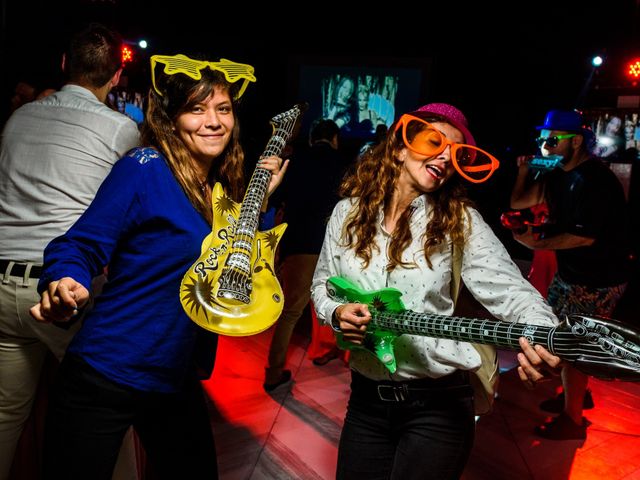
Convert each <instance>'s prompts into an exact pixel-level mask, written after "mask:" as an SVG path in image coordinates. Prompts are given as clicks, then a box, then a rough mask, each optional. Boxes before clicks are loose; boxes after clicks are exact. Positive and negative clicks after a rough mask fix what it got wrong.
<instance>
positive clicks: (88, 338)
mask: <svg viewBox="0 0 640 480" xmlns="http://www.w3.org/2000/svg"><path fill="white" fill-rule="evenodd" d="M172 62H173V63H172ZM151 64H152V69H151V70H152V84H153V89H152V90H151V91H150V94H149V106H148V110H147V117H146V119H145V123H144V124H143V128H142V143H143V147H140V148H136V149H133V150H131V151H130V152H128V153H127V154H126V155H125V156H124V157H123V158H122V159H120V160H119V161H118V162H117V163H116V165H115V166H114V168H113V169H112V170H111V172H110V173H109V175H108V176H107V178H106V179H105V181H104V182H103V183H102V185H101V187H100V189H99V190H98V193H97V194H96V197H95V199H94V201H93V202H92V203H91V205H90V206H89V208H88V209H87V211H86V212H85V213H84V214H83V215H82V216H81V217H80V219H79V220H78V221H77V222H76V223H75V224H74V225H73V226H72V227H71V228H70V229H69V230H68V231H67V233H66V234H64V235H62V236H60V237H57V238H56V239H54V240H53V241H52V242H51V243H50V244H49V245H48V246H47V248H46V250H45V255H44V261H45V263H44V268H43V271H42V276H41V278H40V282H39V287H38V290H39V291H40V292H41V300H40V302H39V303H37V304H36V305H35V306H33V308H32V309H31V313H32V315H33V316H34V318H35V319H36V320H38V321H39V322H45V323H50V322H68V321H69V320H71V319H72V318H74V316H75V315H76V312H78V311H79V310H81V309H82V308H83V307H84V305H85V304H86V302H87V301H88V300H89V285H90V281H91V278H92V277H93V276H94V275H95V274H96V273H98V272H100V271H101V270H102V269H103V268H104V266H105V265H109V279H108V282H107V283H106V284H105V286H104V289H103V292H102V294H101V295H100V296H99V297H97V298H96V299H95V305H94V307H93V308H92V309H91V310H90V311H89V312H88V313H87V315H86V317H85V319H84V322H83V324H82V327H81V329H80V330H79V331H78V333H77V334H76V335H75V337H74V338H73V341H72V343H71V345H70V346H69V348H68V350H67V354H66V355H65V357H64V360H63V361H62V364H61V366H60V369H59V372H58V376H57V378H56V383H55V392H54V395H53V397H52V399H51V401H50V403H49V412H48V416H47V428H46V434H45V439H44V442H45V452H44V462H45V471H46V472H47V474H48V475H49V476H50V478H70V479H80V478H83V479H85V478H91V479H105V478H109V477H110V475H111V471H112V469H113V465H114V462H115V458H116V455H117V452H118V448H119V446H120V442H121V441H122V437H123V435H124V433H125V432H126V431H127V429H128V428H129V427H130V426H131V425H133V426H134V428H135V430H136V432H137V433H138V436H139V437H140V440H141V442H142V445H143V446H144V449H145V451H146V454H147V458H148V460H149V462H150V465H151V468H152V471H153V472H154V474H155V475H157V476H158V477H159V478H167V479H176V478H207V479H213V478H217V465H216V463H217V462H216V452H215V445H214V438H213V433H212V431H211V422H210V419H209V416H208V412H207V406H206V403H205V397H204V394H203V391H202V387H201V384H200V378H201V377H202V375H201V373H202V370H205V371H204V375H205V376H208V375H210V374H211V370H212V368H213V361H214V356H215V346H216V340H217V337H216V335H214V334H212V333H210V332H208V331H206V330H203V329H201V328H200V327H198V326H197V325H196V324H195V322H192V321H191V320H190V318H189V317H188V316H187V315H186V313H185V311H184V309H183V307H182V304H181V303H180V298H179V291H180V283H181V280H182V278H183V276H184V274H185V272H186V271H187V270H188V269H189V268H190V267H191V265H192V263H193V262H194V261H195V260H196V259H197V258H198V257H199V256H200V254H201V245H202V241H203V239H204V238H205V237H206V236H207V235H208V234H209V233H210V232H211V230H212V217H213V213H212V205H211V189H212V187H213V185H214V184H215V183H216V182H219V183H220V184H221V185H222V186H223V188H224V190H225V193H226V195H228V197H229V198H231V199H233V200H235V201H237V202H240V201H242V196H243V190H244V178H243V177H244V175H243V171H244V170H243V163H244V154H243V149H242V147H241V146H240V144H239V136H240V126H239V123H238V120H237V118H236V112H237V102H238V100H239V97H240V95H241V94H242V92H244V88H245V87H246V85H247V83H248V82H249V81H255V77H254V76H253V68H252V67H250V66H248V65H242V64H237V63H234V62H230V61H224V62H207V61H203V60H193V59H190V58H188V57H186V56H184V55H176V56H159V55H155V56H153V57H151ZM163 64H164V66H165V67H166V68H163ZM174 65H177V67H175V68H174ZM238 71H240V72H241V73H240V74H238ZM232 72H233V75H231V73H232ZM227 78H233V81H232V82H230V81H229V80H227ZM286 165H287V162H285V163H284V164H283V162H282V160H281V159H280V158H278V157H274V156H272V157H266V158H261V159H260V166H261V167H263V168H265V169H266V170H268V171H270V172H271V176H270V180H269V185H268V186H267V188H268V194H267V196H265V201H264V203H263V205H262V211H266V208H267V198H268V195H269V194H270V193H272V192H273V190H274V189H275V188H276V186H277V185H278V184H279V183H280V182H281V180H282V177H283V175H284V172H285V170H286Z"/></svg>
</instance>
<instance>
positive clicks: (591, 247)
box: [511, 110, 630, 440]
mask: <svg viewBox="0 0 640 480" xmlns="http://www.w3.org/2000/svg"><path fill="white" fill-rule="evenodd" d="M583 125H584V122H583V119H582V116H581V114H580V113H579V112H577V111H574V110H550V111H549V112H548V113H547V115H546V117H545V120H544V124H543V125H541V126H539V127H537V129H538V130H539V131H540V137H539V139H538V143H539V145H540V147H541V150H542V154H543V155H544V156H547V155H561V156H562V157H563V161H562V164H561V168H556V169H554V170H553V171H551V172H549V173H547V174H545V175H544V176H542V177H540V178H538V179H536V180H532V176H531V175H530V174H529V165H528V161H529V160H530V157H519V158H518V165H519V169H518V177H517V178H516V182H515V184H514V187H513V191H512V194H511V207H512V208H517V209H521V208H527V207H530V206H532V205H537V204H540V203H542V202H546V204H547V205H548V207H549V222H548V226H547V228H546V229H545V230H544V232H543V234H542V235H538V234H534V233H533V232H532V231H531V229H528V230H527V231H525V232H523V233H516V232H514V238H515V239H516V240H517V241H518V242H520V243H521V244H523V245H525V246H527V247H529V248H531V249H534V250H538V249H543V250H554V251H555V253H556V259H557V272H556V274H555V276H554V278H553V280H552V282H551V285H550V286H549V288H548V293H547V300H548V301H549V303H550V304H551V306H552V307H553V310H554V312H555V313H556V315H558V317H559V318H562V317H563V316H564V315H567V314H572V313H581V314H586V315H597V316H602V317H610V316H611V315H612V313H613V311H614V309H615V307H616V305H617V304H618V301H619V300H620V298H621V297H622V294H623V293H624V290H625V288H626V284H627V281H628V278H629V273H630V272H629V268H630V251H629V240H628V237H627V233H628V232H627V216H626V203H625V197H624V193H623V191H622V186H621V185H620V182H619V181H618V179H617V178H616V176H615V174H614V173H613V172H612V171H611V170H610V169H609V168H608V167H607V165H606V164H604V163H603V162H602V161H600V160H598V159H597V158H594V157H592V156H591V155H590V152H589V148H588V145H589V144H590V143H591V141H592V139H593V133H592V132H591V130H589V129H587V128H585V127H584V126H583ZM561 377H562V385H563V389H564V391H563V392H562V393H561V394H559V395H558V396H557V397H556V398H553V399H550V400H546V401H544V402H542V403H541V404H540V407H541V408H542V409H543V410H546V411H548V412H551V413H559V414H560V415H559V416H557V417H555V418H554V419H553V420H551V421H550V422H547V423H545V424H543V425H541V426H539V427H537V428H536V430H535V431H536V434H537V435H539V436H541V437H543V438H547V439H552V440H569V439H584V438H586V429H587V420H586V419H585V418H584V417H583V416H582V411H583V408H593V405H594V402H593V398H592V396H591V392H590V391H589V390H588V389H587V386H588V382H589V377H588V376H587V375H585V374H583V373H581V372H579V371H578V370H577V369H575V368H574V367H572V366H569V365H567V366H564V367H563V369H562V374H561Z"/></svg>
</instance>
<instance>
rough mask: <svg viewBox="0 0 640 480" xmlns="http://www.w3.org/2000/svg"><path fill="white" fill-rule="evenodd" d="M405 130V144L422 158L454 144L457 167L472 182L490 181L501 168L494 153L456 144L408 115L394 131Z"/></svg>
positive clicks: (401, 118)
mask: <svg viewBox="0 0 640 480" xmlns="http://www.w3.org/2000/svg"><path fill="white" fill-rule="evenodd" d="M401 127H402V140H403V141H404V144H405V145H406V147H407V148H408V149H409V150H411V151H413V152H416V153H417V154H419V155H425V156H427V157H433V156H436V155H438V154H440V153H442V152H443V151H444V150H445V149H446V148H447V146H449V145H450V146H451V163H453V167H454V168H455V169H456V171H457V172H458V173H459V174H460V175H462V177H463V178H465V179H466V180H469V181H470V182H473V183H482V182H486V181H487V180H489V178H490V177H491V175H493V172H495V171H496V170H497V169H498V167H499V166H500V162H499V161H498V159H497V158H496V157H494V156H493V155H491V154H490V153H487V152H485V151H484V150H482V149H480V148H478V147H474V146H473V145H466V144H464V143H456V142H452V141H451V140H449V139H448V138H447V137H445V136H444V135H443V134H442V132H441V131H440V130H438V129H437V128H436V127H434V126H433V125H431V124H430V123H429V122H426V121H425V120H422V119H421V118H418V117H414V116H413V115H409V114H407V113H405V114H404V115H402V116H401V117H400V120H398V123H396V127H395V130H394V131H395V132H397V131H398V129H400V128H401Z"/></svg>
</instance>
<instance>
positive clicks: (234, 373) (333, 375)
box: [205, 318, 640, 480]
mask: <svg viewBox="0 0 640 480" xmlns="http://www.w3.org/2000/svg"><path fill="white" fill-rule="evenodd" d="M306 321H308V319H304V318H303V319H301V322H306ZM270 337H271V330H268V331H266V332H264V333H262V334H260V335H256V336H252V337H242V338H237V337H224V338H221V339H220V346H219V351H218V360H217V363H216V368H215V371H214V374H213V376H212V378H211V379H210V380H209V381H207V382H206V383H205V387H206V389H207V392H208V394H209V396H210V398H211V409H212V418H213V428H214V432H215V435H216V442H217V448H218V457H219V466H220V472H221V475H220V478H221V479H222V480H263V479H278V480H288V479H302V480H315V479H319V480H320V479H322V480H330V479H333V478H335V464H336V456H337V448H336V447H337V442H338V438H339V435H340V429H341V426H342V421H343V417H344V411H345V405H346V401H347V397H348V394H349V378H350V376H349V370H348V367H347V366H346V365H345V363H343V362H342V361H341V360H334V361H331V362H329V363H328V364H326V365H325V366H322V367H318V366H315V365H313V364H312V363H311V361H310V359H308V358H307V356H306V347H307V344H308V336H307V335H306V332H304V331H303V332H296V333H295V334H294V337H293V340H292V346H291V348H290V352H289V359H288V368H291V370H292V371H293V376H294V380H293V381H292V382H291V383H290V384H287V385H283V386H281V387H279V388H277V389H276V390H274V391H273V392H272V393H271V394H267V393H265V391H264V390H263V389H262V382H263V372H264V363H265V359H266V355H267V349H268V345H269V339H270ZM500 359H501V362H500V364H501V369H502V370H503V373H502V374H501V381H500V388H499V398H498V399H497V400H496V405H495V409H494V411H493V412H492V413H491V414H489V415H486V416H484V417H482V418H480V420H479V421H478V424H477V433H476V435H477V436H476V442H475V447H474V451H473V453H472V457H471V460H470V462H469V464H468V466H467V469H466V471H465V474H464V477H463V478H464V480H484V479H487V480H488V479H492V480H502V479H505V480H506V479H509V480H512V479H518V480H520V479H525V480H526V479H534V480H538V479H540V480H542V479H545V480H561V479H571V480H586V479H598V480H604V479H607V480H619V479H625V480H633V479H635V480H640V416H639V415H638V411H639V409H640V384H634V383H623V382H604V381H598V380H592V381H591V384H590V385H591V389H592V391H593V397H594V400H595V404H596V406H595V408H594V409H593V410H587V411H585V416H586V417H587V418H588V419H589V421H590V422H591V426H590V427H589V429H588V435H587V439H586V441H551V440H542V439H539V438H537V437H535V436H534V435H533V433H532V432H533V427H534V426H535V425H537V424H538V423H541V422H542V421H543V420H544V419H545V418H546V415H545V413H544V412H542V411H541V410H539V409H538V403H539V402H540V401H541V400H543V399H545V398H548V397H550V396H552V395H553V393H554V389H555V387H557V385H558V382H559V380H558V381H556V382H548V383H546V384H543V385H540V386H539V387H538V388H537V389H536V390H534V391H529V390H526V389H525V388H524V387H523V386H522V385H521V382H520V380H519V379H518V378H517V374H516V372H515V370H514V369H513V366H514V354H513V353H511V352H501V353H500Z"/></svg>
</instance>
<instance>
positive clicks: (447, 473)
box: [336, 372, 475, 480]
mask: <svg viewBox="0 0 640 480" xmlns="http://www.w3.org/2000/svg"><path fill="white" fill-rule="evenodd" d="M388 384H389V382H384V383H382V384H378V383H376V382H373V381H371V380H369V379H367V378H365V377H363V376H362V375H360V374H358V373H356V372H353V373H352V383H351V390H352V392H351V397H350V399H349V404H348V406H347V415H346V418H345V422H344V427H343V429H342V435H341V437H340V445H339V448H338V468H337V474H336V478H337V479H338V480H351V479H353V480H360V479H363V478H366V479H367V480H376V479H380V480H383V479H384V480H389V479H391V480H410V479H416V480H418V479H419V480H428V479H433V480H447V479H451V480H453V479H458V478H460V476H461V475H462V472H463V470H464V467H465V465H466V463H467V460H468V459H469V455H470V453H471V448H472V446H473V439H474V435H475V419H474V412H473V390H472V388H471V386H470V385H469V383H468V376H467V375H466V372H464V374H463V372H458V373H456V374H452V375H450V376H448V377H444V378H443V379H436V380H431V379H424V380H416V381H412V382H406V383H405V386H404V387H405V388H404V390H403V389H398V392H403V391H404V394H398V395H389V390H388V388H387V387H386V385H388ZM378 385H385V386H384V387H383V388H382V389H378V388H377V387H378ZM398 385H399V386H402V384H395V386H398ZM380 395H382V397H383V398H384V399H385V400H383V399H381V398H380ZM395 398H397V399H399V400H398V401H396V400H390V399H395ZM402 398H404V400H403V399H402Z"/></svg>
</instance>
